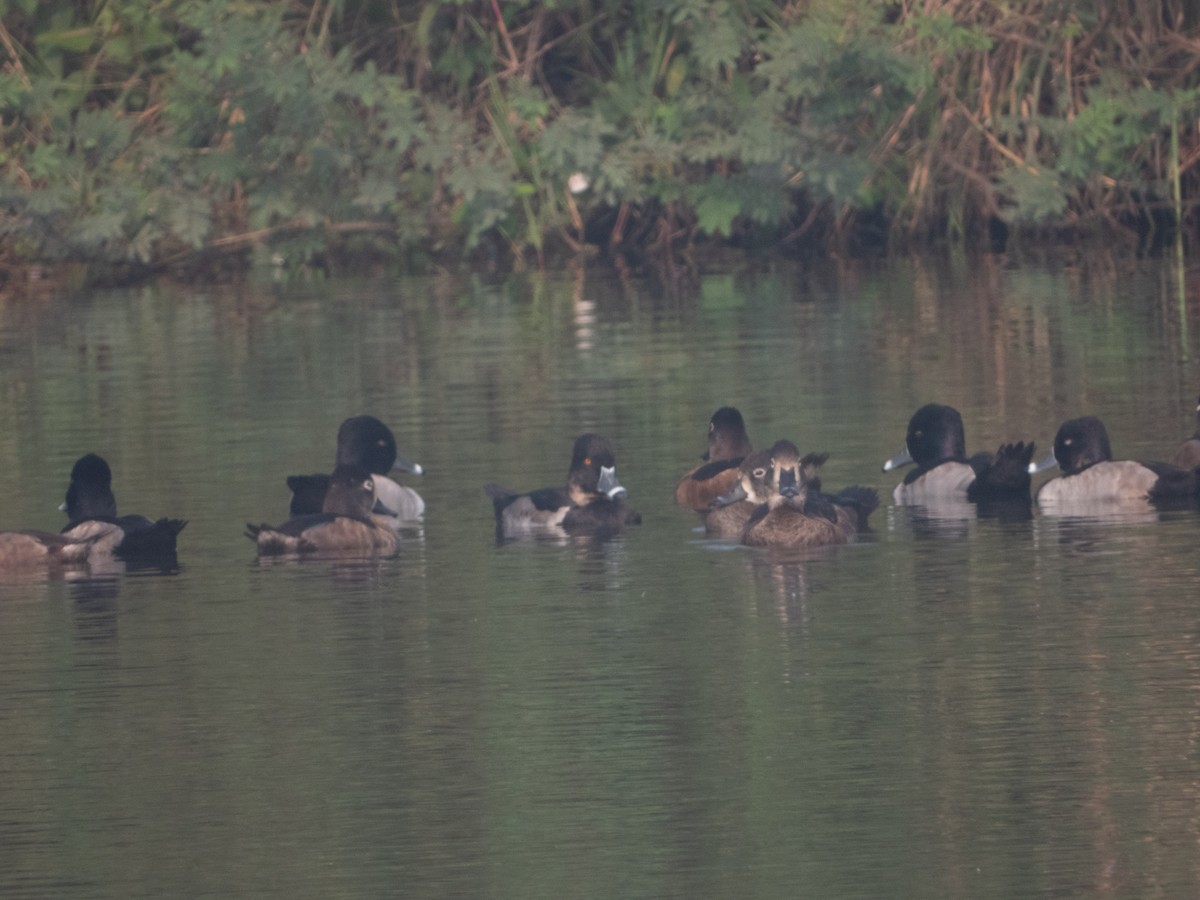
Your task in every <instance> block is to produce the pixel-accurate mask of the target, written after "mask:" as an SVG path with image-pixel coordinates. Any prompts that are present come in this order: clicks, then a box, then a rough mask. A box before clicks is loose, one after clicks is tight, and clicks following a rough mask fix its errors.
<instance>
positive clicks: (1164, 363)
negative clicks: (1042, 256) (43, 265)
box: [0, 259, 1200, 900]
mask: <svg viewBox="0 0 1200 900" xmlns="http://www.w3.org/2000/svg"><path fill="white" fill-rule="evenodd" d="M1198 322H1200V301H1198V300H1197V297H1196V295H1195V294H1192V293H1188V294H1185V295H1184V296H1183V298H1182V299H1181V297H1180V293H1179V291H1178V290H1177V288H1176V283H1175V281H1174V278H1173V275H1172V273H1171V271H1170V270H1169V269H1168V268H1166V267H1160V266H1159V265H1158V264H1156V263H1152V262H1147V263H1144V264H1141V265H1139V266H1137V267H1134V268H1129V269H1127V268H1124V267H1122V266H1118V265H1115V264H1111V263H1109V264H1105V263H1104V261H1096V262H1094V263H1092V264H1090V265H1088V266H1083V265H1066V264H1063V265H1058V266H1028V267H1018V266H1014V265H1009V264H1006V262H1005V261H1004V260H1003V259H984V260H976V261H972V262H970V263H967V262H956V263H955V262H952V263H946V264H938V265H934V264H930V263H924V264H921V263H914V262H909V261H893V262H887V263H878V264H863V263H845V264H840V265H839V264H830V265H829V266H827V267H823V268H821V269H820V270H816V271H814V270H811V269H807V270H798V269H790V268H783V267H774V266H771V265H767V264H763V265H762V267H761V271H757V272H754V273H751V274H737V275H735V274H728V275H709V276H705V277H703V278H700V279H699V280H698V281H697V282H696V283H695V284H692V285H689V286H687V287H677V288H674V289H667V288H664V287H663V286H661V285H659V284H657V283H656V282H654V281H652V280H649V279H643V278H639V277H633V276H628V275H627V276H618V275H617V274H615V273H612V272H609V271H607V270H604V269H587V270H583V269H580V270H576V271H567V272H561V273H553V274H548V275H537V274H523V275H522V274H518V275H514V276H511V277H510V278H508V279H505V280H504V281H502V282H499V283H485V282H483V281H481V280H478V279H475V278H472V277H470V276H456V275H451V274H445V275H440V276H436V277H429V278H404V279H399V280H396V279H383V278H362V279H337V280H330V281H325V282H315V283H288V282H282V283H275V282H272V281H270V280H262V281H252V282H248V283H244V284H237V285H215V286H199V287H180V286H174V287H171V286H166V285H163V286H153V287H146V288H141V289H137V290H125V291H97V292H90V293H85V294H69V295H68V294H57V293H54V292H50V291H47V292H45V293H42V294H36V295H32V296H23V297H8V298H5V299H4V300H2V301H0V360H2V361H3V371H4V378H3V381H2V382H0V411H2V413H3V418H4V421H5V422H7V423H8V424H7V427H6V428H5V429H4V432H3V433H2V434H0V463H2V464H3V467H4V471H5V475H6V477H5V482H6V485H7V487H6V503H5V504H4V506H3V513H2V520H0V528H3V529H17V528H42V529H48V530H58V529H59V528H61V527H62V526H63V525H64V524H65V521H64V517H63V514H62V513H61V512H59V511H58V510H57V509H56V507H57V505H58V504H59V503H61V502H62V499H63V494H64V492H65V489H66V485H67V479H68V474H69V472H70V469H71V465H72V463H73V462H74V460H75V459H77V458H78V457H79V456H81V455H82V454H83V453H85V452H88V451H95V452H98V453H100V454H101V455H103V456H104V457H105V458H106V459H107V460H108V461H109V463H110V464H111V466H112V468H113V472H114V490H115V492H116V495H117V500H118V503H119V506H120V509H121V511H122V512H141V513H144V514H146V515H149V516H152V517H158V516H174V517H180V518H186V519H187V520H188V522H189V524H188V525H187V528H186V529H185V530H184V532H183V533H182V534H181V536H180V540H179V567H178V570H177V571H174V572H169V573H165V574H164V573H158V572H136V573H128V574H119V573H118V574H108V575H96V576H94V577H85V576H82V575H78V574H76V575H74V576H71V577H66V578H61V577H49V578H48V577H45V576H43V575H41V574H40V573H34V574H32V575H28V576H27V577H24V578H19V579H18V578H10V579H7V580H6V581H5V582H4V583H2V584H0V777H2V779H3V785H4V786H3V788H0V896H3V897H6V898H9V897H22V898H49V897H54V898H59V897H72V898H76V897H80V898H92V897H120V898H130V897H154V898H161V897H172V896H176V897H183V896H188V897H202V896H222V897H226V896H244V897H270V896H279V897H288V898H295V897H312V898H330V897H366V896H387V895H392V896H405V897H446V896H465V897H472V896H477V897H566V896H570V897H655V898H658V897H688V898H695V897H714V898H715V897H794V896H811V897H823V898H828V897H838V898H880V897H889V898H898V897H913V898H928V897H972V898H989V897H994V898H998V900H999V898H1004V900H1008V898H1014V897H1022V898H1033V897H1046V898H1049V897H1063V896H1114V897H1147V896H1163V897H1182V896H1195V895H1196V894H1197V892H1198V891H1200V867H1198V866H1197V851H1196V847H1197V844H1198V842H1200V816H1198V815H1197V810H1198V808H1200V807H1198V803H1200V556H1198V554H1197V533H1198V528H1200V514H1198V513H1197V512H1196V511H1194V510H1187V509H1185V510H1177V511H1172V512H1167V513H1161V514H1160V513H1153V514H1150V515H1129V516H1111V517H1105V518H1098V519H1066V518H1055V517H1051V516H1045V515H1035V516H1034V517H1033V518H1032V519H1031V520H1030V519H1017V520H1011V519H1002V518H976V517H973V516H970V515H968V516H966V517H962V516H936V515H926V514H920V513H914V511H912V510H909V509H906V508H902V507H895V506H893V505H892V502H891V490H892V487H893V486H894V485H895V483H896V482H897V481H898V480H899V479H900V477H902V475H903V472H900V473H896V472H890V473H886V474H884V473H882V472H881V471H880V465H881V464H882V462H883V461H884V460H885V459H886V458H888V457H890V456H892V455H893V454H894V453H895V452H896V451H897V450H899V449H900V447H901V445H902V443H903V440H904V433H905V427H906V424H907V422H908V418H909V416H910V415H911V414H912V413H913V411H914V410H915V409H916V408H917V407H918V406H920V405H922V404H924V403H927V402H939V403H945V404H949V405H952V406H954V407H956V408H957V409H959V410H960V411H961V412H962V414H963V418H964V420H965V423H966V431H967V444H968V450H969V451H972V452H974V451H977V450H985V449H987V450H994V449H995V448H996V446H997V445H998V444H999V443H1001V442H1004V441H1011V440H1035V441H1036V442H1037V443H1038V448H1039V449H1038V454H1037V455H1038V456H1040V455H1042V453H1043V452H1044V451H1045V450H1047V449H1049V447H1050V445H1051V443H1052V441H1053V437H1054V432H1055V430H1056V429H1057V427H1058V425H1059V424H1060V423H1061V422H1062V421H1063V420H1065V419H1068V418H1074V417H1076V416H1080V415H1084V414H1094V415H1098V416H1100V417H1101V418H1102V419H1103V420H1104V421H1105V423H1106V424H1107V426H1108V430H1109V433H1110V435H1111V437H1112V442H1113V447H1114V451H1115V453H1116V455H1117V456H1118V457H1119V458H1138V459H1169V458H1170V456H1171V455H1172V453H1173V452H1174V450H1175V448H1176V447H1177V445H1178V444H1179V443H1180V442H1181V441H1182V440H1183V439H1184V438H1185V437H1187V436H1188V435H1190V434H1191V433H1192V431H1193V430H1194V429H1195V412H1194V410H1195V404H1196V395H1197V392H1198V391H1200V370H1198V367H1197V352H1198V350H1200V326H1198V324H1197V323H1198ZM723 405H734V406H737V407H738V408H739V409H740V410H741V411H742V413H743V414H744V415H745V418H746V422H747V426H748V429H749V432H750V435H751V437H752V438H753V440H754V441H755V444H756V445H757V446H763V447H765V446H769V445H770V444H771V443H772V442H773V441H774V440H776V439H777V438H782V437H786V438H790V439H791V440H793V441H795V442H796V443H797V444H798V445H799V447H800V448H801V450H802V451H803V452H808V451H827V452H829V454H830V458H829V462H828V463H827V464H826V466H825V468H824V470H823V471H822V479H823V481H824V483H825V485H826V486H827V487H831V488H835V489H836V488H838V487H841V486H845V485H849V484H867V485H872V486H875V487H877V488H878V489H879V491H880V496H881V501H882V502H881V505H880V508H879V509H878V511H876V512H875V513H874V514H873V516H872V524H873V530H872V531H871V532H870V533H869V534H867V535H864V536H862V537H861V538H860V539H859V540H858V541H857V542H855V543H853V544H850V545H847V546H843V547H835V548H828V549H824V550H819V551H814V552H809V553H805V554H794V553H793V554H788V553H779V552H771V551H762V550H753V549H749V548H744V547H738V546H736V545H734V544H731V543H728V542H715V541H710V540H706V539H705V538H704V536H703V534H702V532H701V531H699V530H698V528H699V525H700V522H699V519H698V518H696V516H695V515H694V514H692V513H689V512H686V511H684V510H681V509H679V508H677V507H676V506H675V505H674V503H673V500H672V492H673V488H674V484H675V482H676V480H677V479H678V478H679V477H680V475H682V474H683V472H685V471H686V470H687V469H689V468H691V467H692V466H693V465H695V464H696V462H697V460H698V458H699V455H700V454H701V452H702V451H703V450H704V449H705V442H706V435H707V426H708V418H709V416H710V415H711V414H712V412H713V411H714V410H715V409H716V408H717V407H719V406H723ZM361 413H370V414H373V415H376V416H378V417H379V418H381V419H382V420H384V421H385V422H387V423H388V424H389V425H390V426H391V427H392V429H393V430H394V431H395V433H396V436H397V439H398V443H399V445H400V448H401V450H402V451H404V452H405V453H406V454H408V455H409V456H410V457H412V458H413V459H415V460H417V461H418V462H420V463H421V464H422V465H423V466H424V467H425V469H426V473H425V475H424V476H423V477H420V478H417V477H412V476H404V477H403V478H402V480H403V481H404V482H405V483H407V484H410V485H412V486H413V487H415V488H417V489H418V490H419V491H420V492H421V494H422V495H423V496H424V498H425V500H426V503H427V504H428V511H427V514H426V517H425V520H424V525H423V528H421V529H420V530H419V531H414V532H412V533H409V534H407V535H406V536H405V539H404V542H403V544H402V547H401V550H400V552H399V554H398V555H397V556H396V557H395V558H394V559H386V560H377V561H364V560H345V561H331V560H306V561H292V560H280V561H272V562H262V563H260V562H258V561H257V560H256V556H255V548H254V546H253V544H251V543H250V541H248V540H247V539H246V538H245V537H244V536H243V533H242V532H243V530H244V527H245V524H246V523H247V522H250V523H259V522H270V523H278V522H280V521H282V520H284V519H285V518H286V516H287V502H288V494H287V489H286V487H285V485H284V477H285V476H286V475H288V474H291V473H308V472H321V471H328V470H329V469H330V468H331V467H332V464H333V457H334V449H335V435H336V432H337V428H338V425H339V423H340V422H341V421H342V420H343V419H344V418H346V417H347V416H351V415H357V414H361ZM585 431H598V432H601V433H603V434H604V435H606V436H608V437H609V438H610V439H611V440H612V442H613V443H614V445H615V447H616V451H617V457H618V465H617V472H618V475H619V477H620V479H621V481H622V483H623V484H624V485H625V486H626V487H627V488H628V490H629V502H630V503H631V505H633V506H634V507H636V508H637V509H638V510H639V511H640V512H641V514H642V518H643V523H642V524H641V525H640V526H637V527H634V528H631V529H629V530H627V531H626V532H625V533H624V534H622V535H620V536H618V537H616V538H614V539H612V540H607V541H590V540H586V539H578V540H565V541H561V542H560V541H518V542H506V543H497V541H496V538H495V533H494V524H493V520H492V513H491V508H490V503H489V501H488V499H487V497H486V496H485V495H484V493H483V490H482V486H483V484H484V483H485V482H487V481H491V480H495V481H499V482H501V483H503V484H506V485H510V486H511V487H514V488H519V489H525V490H528V489H532V488H536V487H543V486H548V485H555V484H562V483H563V481H564V479H565V475H566V471H567V466H568V463H569V461H570V452H571V443H572V441H573V439H574V437H575V436H576V435H578V434H580V433H582V432H585ZM1045 477H1047V476H1041V475H1039V476H1037V481H1039V482H1040V481H1041V480H1042V479H1044V478H1045Z"/></svg>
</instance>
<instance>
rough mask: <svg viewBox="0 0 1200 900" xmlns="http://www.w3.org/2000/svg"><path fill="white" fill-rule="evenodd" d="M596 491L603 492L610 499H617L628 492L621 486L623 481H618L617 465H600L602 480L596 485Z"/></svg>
mask: <svg viewBox="0 0 1200 900" xmlns="http://www.w3.org/2000/svg"><path fill="white" fill-rule="evenodd" d="M596 491H597V492H598V493H601V494H603V495H604V496H605V497H607V498H608V499H609V500H616V499H617V498H618V497H622V496H624V495H625V494H626V493H627V491H626V490H625V488H623V487H622V486H621V482H619V481H617V467H616V466H601V467H600V482H599V484H597V485H596Z"/></svg>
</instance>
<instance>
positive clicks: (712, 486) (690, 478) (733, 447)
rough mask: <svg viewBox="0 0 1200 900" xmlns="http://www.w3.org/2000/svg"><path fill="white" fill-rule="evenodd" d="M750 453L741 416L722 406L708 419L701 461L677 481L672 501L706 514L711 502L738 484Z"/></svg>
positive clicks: (749, 444)
mask: <svg viewBox="0 0 1200 900" xmlns="http://www.w3.org/2000/svg"><path fill="white" fill-rule="evenodd" d="M753 452H754V447H753V445H752V444H751V443H750V437H749V435H747V434H746V422H745V420H744V419H743V418H742V414H741V413H740V412H739V411H738V410H737V409H736V408H735V407H732V406H722V407H721V408H720V409H718V410H717V411H716V412H715V413H713V414H712V418H710V419H709V422H708V449H707V450H706V451H705V452H704V453H703V455H701V457H700V459H701V460H703V462H702V463H701V464H700V465H698V466H696V467H695V468H694V469H692V470H691V471H690V472H688V473H687V474H686V475H684V476H683V477H682V478H681V479H679V483H678V484H676V485H675V502H676V503H677V504H679V505H680V506H683V507H686V508H688V509H694V510H696V511H697V512H701V513H707V512H708V509H709V506H710V505H711V504H712V502H713V501H714V500H716V499H717V498H718V497H720V496H722V495H724V494H727V493H728V492H729V491H730V490H731V489H732V488H733V486H734V485H735V484H737V482H738V479H739V477H740V475H739V471H738V467H739V466H740V465H741V464H742V460H743V459H745V458H746V456H747V455H749V454H750V453H753Z"/></svg>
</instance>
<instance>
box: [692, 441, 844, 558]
mask: <svg viewBox="0 0 1200 900" xmlns="http://www.w3.org/2000/svg"><path fill="white" fill-rule="evenodd" d="M772 449H774V448H772ZM828 458H829V454H828V453H810V454H809V455H807V456H805V457H804V458H803V459H801V460H800V466H801V472H802V474H803V477H804V479H805V483H806V484H808V485H809V491H808V496H810V497H814V498H816V497H817V488H816V487H815V486H814V485H817V484H819V479H818V477H817V472H818V471H819V470H820V468H821V466H823V465H824V464H825V461H826V460H827V459H828ZM771 459H772V457H771V450H757V451H755V452H754V453H751V454H750V455H749V456H747V457H746V458H745V459H743V460H742V463H741V465H740V466H739V467H738V480H737V481H736V482H735V483H734V485H733V487H731V488H730V489H729V491H727V492H726V493H725V494H723V495H721V496H720V497H717V498H714V499H713V500H712V502H711V503H710V504H709V510H708V514H707V515H706V516H705V517H704V533H705V534H706V535H708V536H709V537H718V538H733V537H738V538H740V537H741V534H742V531H743V529H744V528H745V527H746V523H747V522H748V521H749V520H750V516H751V515H753V514H754V510H755V509H757V508H758V507H759V506H760V505H762V504H763V503H766V502H767V498H768V496H769V493H770V486H769V484H768V476H769V475H770V473H771V465H772V463H771Z"/></svg>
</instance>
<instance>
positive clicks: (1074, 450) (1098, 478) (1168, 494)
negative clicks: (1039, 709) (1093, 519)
mask: <svg viewBox="0 0 1200 900" xmlns="http://www.w3.org/2000/svg"><path fill="white" fill-rule="evenodd" d="M1054 466H1058V467H1059V468H1060V469H1062V473H1063V474H1062V475H1060V476H1059V477H1057V478H1052V479H1050V480H1049V481H1047V482H1046V483H1045V484H1043V485H1042V486H1041V487H1040V488H1038V491H1037V502H1038V505H1039V506H1040V507H1042V508H1053V507H1063V508H1081V507H1084V506H1087V505H1088V504H1093V505H1095V504H1100V505H1104V504H1108V505H1119V504H1121V503H1138V502H1142V501H1147V500H1148V501H1151V502H1153V503H1158V504H1171V503H1191V502H1194V500H1195V497H1196V489H1197V475H1196V473H1195V472H1194V471H1192V470H1189V469H1181V468H1179V467H1178V466H1173V465H1170V464H1169V463H1161V462H1136V461H1134V460H1131V459H1123V460H1114V459H1113V458H1112V446H1111V445H1110V444H1109V440H1108V430H1107V429H1106V428H1105V427H1104V423H1103V422H1101V421H1100V420H1099V419H1098V418H1096V417H1095V416H1083V417H1081V418H1078V419H1070V420H1068V421H1066V422H1063V423H1062V425H1061V426H1060V427H1059V429H1058V434H1056V435H1055V437H1054V449H1053V450H1052V451H1051V453H1050V454H1049V455H1048V456H1046V458H1045V459H1043V460H1041V461H1040V462H1037V463H1033V464H1032V465H1030V466H1029V471H1030V472H1031V473H1037V472H1041V471H1044V470H1046V469H1051V468H1053V467H1054Z"/></svg>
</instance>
